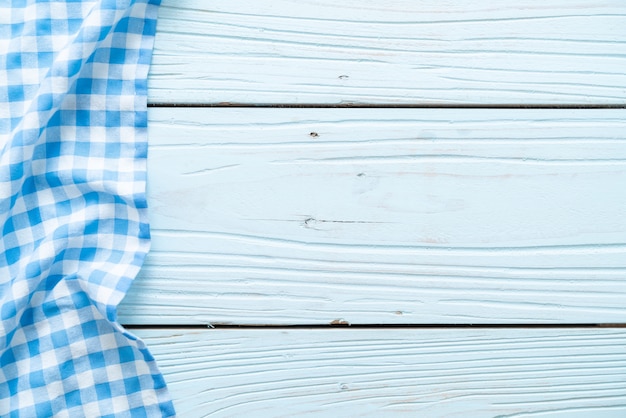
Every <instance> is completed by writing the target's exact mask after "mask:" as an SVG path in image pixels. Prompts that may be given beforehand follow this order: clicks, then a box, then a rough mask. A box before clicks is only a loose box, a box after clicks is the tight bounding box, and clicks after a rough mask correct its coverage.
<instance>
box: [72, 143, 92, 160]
mask: <svg viewBox="0 0 626 418" xmlns="http://www.w3.org/2000/svg"><path fill="white" fill-rule="evenodd" d="M90 151H91V144H90V143H89V142H87V141H76V142H75V143H74V154H75V155H78V156H81V157H89V156H90V155H91V152H90Z"/></svg>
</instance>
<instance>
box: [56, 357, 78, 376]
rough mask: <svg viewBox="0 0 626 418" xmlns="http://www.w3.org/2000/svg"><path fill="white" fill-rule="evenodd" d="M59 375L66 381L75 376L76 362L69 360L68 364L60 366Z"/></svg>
mask: <svg viewBox="0 0 626 418" xmlns="http://www.w3.org/2000/svg"><path fill="white" fill-rule="evenodd" d="M59 373H60V375H61V379H63V380H65V379H67V378H68V377H71V376H74V375H75V374H76V370H75V369H74V361H73V360H67V361H66V362H64V363H62V364H60V365H59Z"/></svg>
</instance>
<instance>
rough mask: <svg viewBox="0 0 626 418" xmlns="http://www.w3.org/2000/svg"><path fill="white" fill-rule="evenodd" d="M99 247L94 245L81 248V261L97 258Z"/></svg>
mask: <svg viewBox="0 0 626 418" xmlns="http://www.w3.org/2000/svg"><path fill="white" fill-rule="evenodd" d="M97 251H98V249H97V248H94V247H85V248H81V250H80V258H79V259H80V260H81V261H91V260H93V259H95V257H96V253H97Z"/></svg>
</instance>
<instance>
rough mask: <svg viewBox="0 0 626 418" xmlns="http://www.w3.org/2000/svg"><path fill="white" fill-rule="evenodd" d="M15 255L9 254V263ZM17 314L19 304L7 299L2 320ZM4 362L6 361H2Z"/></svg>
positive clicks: (1, 315)
mask: <svg viewBox="0 0 626 418" xmlns="http://www.w3.org/2000/svg"><path fill="white" fill-rule="evenodd" d="M18 250H19V249H18ZM7 253H8V251H7ZM14 257H15V255H13V256H12V257H11V258H9V256H8V255H7V261H9V264H13V263H11V262H10V260H11V259H12V258H14ZM15 314H17V306H16V305H15V302H14V301H12V300H11V301H7V302H5V303H4V304H3V305H2V310H0V317H1V318H2V320H5V319H10V318H13V317H14V316H15ZM2 364H4V361H3V362H2Z"/></svg>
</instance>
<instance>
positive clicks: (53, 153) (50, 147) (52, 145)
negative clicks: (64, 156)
mask: <svg viewBox="0 0 626 418" xmlns="http://www.w3.org/2000/svg"><path fill="white" fill-rule="evenodd" d="M46 156H47V157H48V158H54V157H60V156H61V142H58V141H50V142H46Z"/></svg>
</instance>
